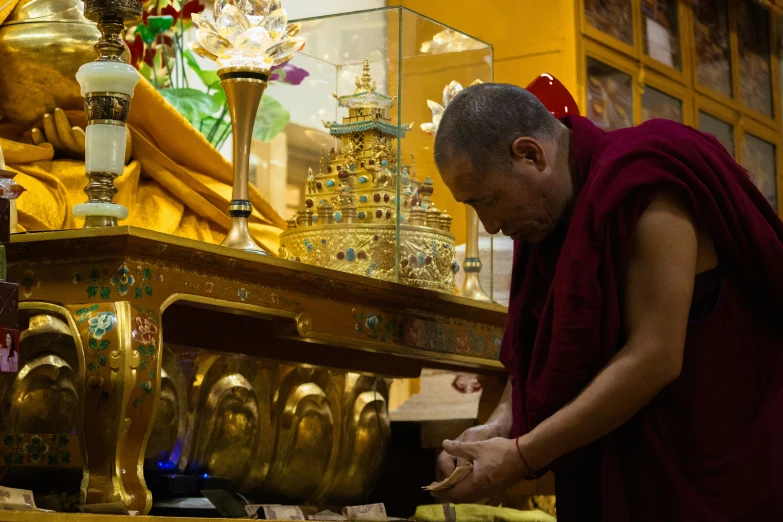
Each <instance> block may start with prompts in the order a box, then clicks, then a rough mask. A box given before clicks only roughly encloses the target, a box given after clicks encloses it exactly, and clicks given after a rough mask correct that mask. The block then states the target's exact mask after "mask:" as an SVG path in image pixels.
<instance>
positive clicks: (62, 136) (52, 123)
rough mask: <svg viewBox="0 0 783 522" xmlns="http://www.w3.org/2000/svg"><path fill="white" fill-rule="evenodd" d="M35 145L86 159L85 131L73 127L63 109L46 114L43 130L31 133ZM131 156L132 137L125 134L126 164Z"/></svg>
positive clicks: (36, 129)
mask: <svg viewBox="0 0 783 522" xmlns="http://www.w3.org/2000/svg"><path fill="white" fill-rule="evenodd" d="M31 136H32V139H33V143H34V144H36V145H41V144H42V143H49V144H51V145H52V147H54V150H55V151H57V152H60V153H64V154H65V155H66V156H70V157H78V158H83V157H84V149H85V145H84V142H85V137H84V129H82V128H81V127H77V126H73V125H71V122H70V120H69V119H68V116H67V115H66V114H65V111H63V110H62V109H54V114H53V115H52V114H48V113H47V114H44V117H43V130H41V129H38V128H34V129H33V130H32V132H31ZM130 156H131V135H130V132H127V133H126V134H125V163H128V160H129V159H130Z"/></svg>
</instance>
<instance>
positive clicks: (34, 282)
mask: <svg viewBox="0 0 783 522" xmlns="http://www.w3.org/2000/svg"><path fill="white" fill-rule="evenodd" d="M20 286H21V287H22V295H24V296H25V298H27V297H30V296H31V295H33V288H38V287H39V286H41V281H40V280H39V279H38V278H37V277H35V272H33V271H32V270H25V271H24V274H22V281H21V284H20Z"/></svg>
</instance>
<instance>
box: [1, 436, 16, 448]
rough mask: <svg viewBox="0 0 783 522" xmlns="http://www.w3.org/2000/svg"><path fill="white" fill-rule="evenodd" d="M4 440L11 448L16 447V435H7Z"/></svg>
mask: <svg viewBox="0 0 783 522" xmlns="http://www.w3.org/2000/svg"><path fill="white" fill-rule="evenodd" d="M3 442H4V443H5V445H6V446H8V447H9V448H13V447H14V436H13V435H6V436H5V437H4V438H3Z"/></svg>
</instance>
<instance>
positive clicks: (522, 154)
mask: <svg viewBox="0 0 783 522" xmlns="http://www.w3.org/2000/svg"><path fill="white" fill-rule="evenodd" d="M511 159H512V160H514V161H523V162H525V163H527V164H529V165H535V167H536V168H537V169H538V170H544V169H546V155H545V154H544V149H543V147H541V144H540V143H539V142H538V141H537V140H534V139H533V138H524V137H523V138H517V139H515V140H514V142H513V143H512V144H511Z"/></svg>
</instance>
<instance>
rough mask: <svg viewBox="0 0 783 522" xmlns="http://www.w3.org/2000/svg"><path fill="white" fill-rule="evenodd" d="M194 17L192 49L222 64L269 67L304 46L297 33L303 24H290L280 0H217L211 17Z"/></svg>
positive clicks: (279, 62)
mask: <svg viewBox="0 0 783 522" xmlns="http://www.w3.org/2000/svg"><path fill="white" fill-rule="evenodd" d="M210 18H211V19H210ZM192 20H193V24H194V25H195V26H196V27H197V28H198V33H197V37H198V42H194V43H192V44H191V49H193V52H195V53H196V54H198V55H200V56H203V57H204V58H209V59H211V60H214V61H216V62H217V63H218V65H219V66H220V67H257V68H260V69H267V70H268V69H271V68H272V67H273V66H275V65H282V64H283V63H285V62H287V61H288V60H290V59H291V58H292V57H293V56H294V53H296V52H297V51H299V50H301V49H302V48H303V47H304V38H301V37H298V36H296V35H297V34H298V33H299V29H300V27H301V26H300V25H299V24H289V23H288V14H287V13H286V11H285V9H283V8H282V7H281V5H280V0H243V1H241V2H238V3H236V4H235V3H234V2H233V0H218V1H216V2H215V9H214V11H213V16H212V17H210V16H208V15H207V16H204V15H198V14H194V15H193V17H192Z"/></svg>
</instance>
